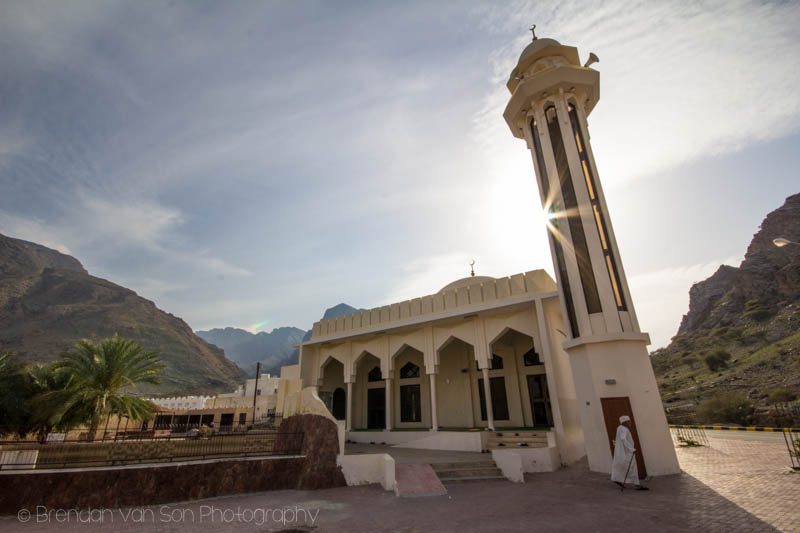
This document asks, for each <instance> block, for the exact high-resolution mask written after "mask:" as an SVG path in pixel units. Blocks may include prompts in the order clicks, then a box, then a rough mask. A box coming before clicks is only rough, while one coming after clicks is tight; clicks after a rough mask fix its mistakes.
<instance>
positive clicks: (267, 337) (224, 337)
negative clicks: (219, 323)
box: [196, 327, 306, 376]
mask: <svg viewBox="0 0 800 533" xmlns="http://www.w3.org/2000/svg"><path fill="white" fill-rule="evenodd" d="M196 333H197V336H198V337H200V338H202V339H204V340H205V341H207V342H210V343H211V344H214V345H216V346H219V347H220V348H222V349H223V350H225V354H226V355H227V356H228V357H229V358H230V359H231V360H233V361H234V362H235V363H236V364H237V365H239V367H240V368H242V369H244V370H245V371H246V372H247V374H248V375H251V376H254V375H255V369H256V362H258V361H260V362H261V371H262V372H268V373H270V374H276V375H280V371H281V366H283V365H291V364H294V363H296V362H297V356H296V355H295V356H294V357H292V356H293V354H294V352H295V351H296V350H295V349H294V348H293V346H292V345H293V344H297V343H298V342H302V340H303V335H305V333H306V332H305V331H303V330H302V329H298V328H293V327H284V328H275V329H273V330H272V331H271V332H270V333H266V332H264V331H261V332H259V333H256V334H253V333H250V332H249V331H246V330H243V329H238V328H230V327H228V328H224V329H220V328H215V329H211V330H208V331H197V332H196Z"/></svg>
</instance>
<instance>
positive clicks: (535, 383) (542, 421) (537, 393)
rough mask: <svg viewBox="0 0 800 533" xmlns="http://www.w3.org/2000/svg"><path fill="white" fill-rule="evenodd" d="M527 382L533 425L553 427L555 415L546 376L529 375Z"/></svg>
mask: <svg viewBox="0 0 800 533" xmlns="http://www.w3.org/2000/svg"><path fill="white" fill-rule="evenodd" d="M527 380H528V398H529V399H530V402H531V415H532V416H533V425H534V426H550V427H552V426H553V413H552V411H551V409H550V394H549V393H548V392H547V378H546V376H545V375H544V374H528V376H527Z"/></svg>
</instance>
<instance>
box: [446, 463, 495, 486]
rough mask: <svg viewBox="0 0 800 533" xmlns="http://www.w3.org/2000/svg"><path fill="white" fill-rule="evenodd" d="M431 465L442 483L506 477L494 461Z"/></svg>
mask: <svg viewBox="0 0 800 533" xmlns="http://www.w3.org/2000/svg"><path fill="white" fill-rule="evenodd" d="M431 467H432V468H433V471H434V472H436V475H437V476H439V479H440V480H441V481H442V483H463V482H466V481H488V480H494V479H505V476H504V475H503V472H501V471H500V469H499V468H497V465H496V464H495V462H494V461H473V462H464V463H434V464H432V465H431Z"/></svg>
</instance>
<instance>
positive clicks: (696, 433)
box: [670, 426, 708, 447]
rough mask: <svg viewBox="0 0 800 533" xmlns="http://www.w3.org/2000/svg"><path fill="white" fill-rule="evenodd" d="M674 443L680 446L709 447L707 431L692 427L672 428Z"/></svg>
mask: <svg viewBox="0 0 800 533" xmlns="http://www.w3.org/2000/svg"><path fill="white" fill-rule="evenodd" d="M670 433H671V434H672V440H673V442H674V443H675V444H676V445H678V446H687V447H692V446H708V437H706V431H705V429H703V428H701V427H692V426H670Z"/></svg>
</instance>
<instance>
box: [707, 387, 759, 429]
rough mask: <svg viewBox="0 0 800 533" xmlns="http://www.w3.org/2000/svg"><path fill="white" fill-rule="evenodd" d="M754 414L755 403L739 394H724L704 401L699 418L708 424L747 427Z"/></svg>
mask: <svg viewBox="0 0 800 533" xmlns="http://www.w3.org/2000/svg"><path fill="white" fill-rule="evenodd" d="M752 414H753V402H751V401H750V400H749V399H747V398H745V397H744V396H742V395H741V394H739V393H738V392H722V393H719V394H716V395H714V396H713V397H711V398H707V399H705V400H703V402H702V403H701V404H700V407H698V408H697V418H698V420H700V421H701V422H703V423H706V424H715V423H723V424H742V425H747V423H748V421H749V420H750V417H751V416H752Z"/></svg>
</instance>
